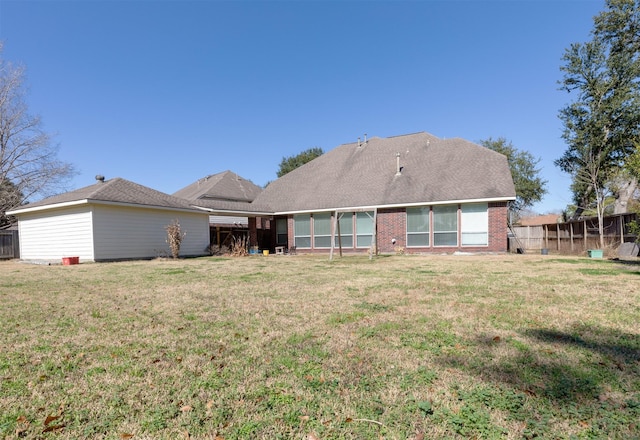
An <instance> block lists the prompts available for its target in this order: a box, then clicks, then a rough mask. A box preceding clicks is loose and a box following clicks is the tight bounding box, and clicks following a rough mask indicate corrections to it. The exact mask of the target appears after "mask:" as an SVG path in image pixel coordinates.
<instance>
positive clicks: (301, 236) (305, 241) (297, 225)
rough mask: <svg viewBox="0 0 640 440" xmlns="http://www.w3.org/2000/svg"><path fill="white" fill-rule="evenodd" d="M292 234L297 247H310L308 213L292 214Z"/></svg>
mask: <svg viewBox="0 0 640 440" xmlns="http://www.w3.org/2000/svg"><path fill="white" fill-rule="evenodd" d="M293 235H294V239H295V243H296V247H297V248H310V247H311V216H310V215H309V214H299V215H294V216H293Z"/></svg>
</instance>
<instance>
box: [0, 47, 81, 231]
mask: <svg viewBox="0 0 640 440" xmlns="http://www.w3.org/2000/svg"><path fill="white" fill-rule="evenodd" d="M57 152H58V147H57V145H55V144H53V142H52V140H51V136H49V134H48V133H46V132H45V131H44V130H43V129H42V123H41V120H40V118H39V117H37V116H33V115H31V114H30V113H29V111H28V106H27V103H26V99H25V87H24V68H22V67H20V66H15V65H13V64H12V63H10V62H8V61H6V60H5V59H3V58H2V44H1V43H0V196H1V197H0V198H1V202H2V204H0V216H2V218H3V219H5V220H7V218H6V217H4V213H5V211H6V210H8V209H10V208H13V207H15V206H17V205H20V204H23V203H25V202H26V201H27V200H29V199H30V198H33V197H45V196H48V195H52V194H55V193H56V192H59V190H60V189H61V187H62V185H63V184H64V183H65V182H66V180H67V179H68V178H69V177H71V176H72V175H73V174H74V170H73V167H72V166H71V165H70V164H68V163H65V162H62V161H60V160H59V159H58V157H57Z"/></svg>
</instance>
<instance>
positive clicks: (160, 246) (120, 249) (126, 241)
mask: <svg viewBox="0 0 640 440" xmlns="http://www.w3.org/2000/svg"><path fill="white" fill-rule="evenodd" d="M173 220H178V221H179V222H180V229H181V231H182V232H183V233H185V236H184V238H183V239H182V243H181V246H180V256H195V255H204V254H205V253H206V248H207V246H208V245H209V216H208V215H206V214H197V213H193V214H192V213H188V212H179V211H169V210H160V209H147V208H133V207H131V208H129V207H120V206H108V205H96V206H95V207H94V221H93V227H94V238H95V259H96V260H113V259H128V258H131V259H136V258H154V257H159V256H170V255H171V252H170V249H169V245H168V244H167V231H166V229H165V228H166V227H167V225H169V224H170V223H171V222H172V221H173Z"/></svg>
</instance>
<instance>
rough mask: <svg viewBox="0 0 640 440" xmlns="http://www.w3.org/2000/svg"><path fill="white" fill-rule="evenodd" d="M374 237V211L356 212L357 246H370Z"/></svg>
mask: <svg viewBox="0 0 640 440" xmlns="http://www.w3.org/2000/svg"><path fill="white" fill-rule="evenodd" d="M372 237H373V211H365V212H356V247H359V248H361V247H370V246H371V238H372Z"/></svg>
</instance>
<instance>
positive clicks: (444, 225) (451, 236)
mask: <svg viewBox="0 0 640 440" xmlns="http://www.w3.org/2000/svg"><path fill="white" fill-rule="evenodd" d="M433 245H434V246H457V245H458V207H457V206H456V205H444V206H434V207H433Z"/></svg>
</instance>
